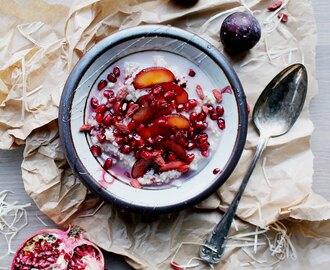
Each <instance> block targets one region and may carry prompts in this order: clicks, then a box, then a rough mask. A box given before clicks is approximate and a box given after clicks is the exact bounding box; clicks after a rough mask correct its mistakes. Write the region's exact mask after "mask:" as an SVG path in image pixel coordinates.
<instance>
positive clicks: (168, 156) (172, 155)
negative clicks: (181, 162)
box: [167, 153, 177, 161]
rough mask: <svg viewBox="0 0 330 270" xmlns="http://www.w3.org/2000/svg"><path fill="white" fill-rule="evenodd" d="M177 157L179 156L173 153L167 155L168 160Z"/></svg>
mask: <svg viewBox="0 0 330 270" xmlns="http://www.w3.org/2000/svg"><path fill="white" fill-rule="evenodd" d="M176 159H177V157H176V155H174V154H173V153H170V154H168V155H167V160H168V161H174V160H176Z"/></svg>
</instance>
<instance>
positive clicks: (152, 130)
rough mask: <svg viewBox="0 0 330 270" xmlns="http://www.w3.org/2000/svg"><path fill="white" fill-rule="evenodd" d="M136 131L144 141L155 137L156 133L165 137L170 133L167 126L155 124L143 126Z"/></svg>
mask: <svg viewBox="0 0 330 270" xmlns="http://www.w3.org/2000/svg"><path fill="white" fill-rule="evenodd" d="M138 133H139V135H140V136H141V138H142V139H143V140H144V141H146V140H147V139H148V138H151V137H155V136H157V135H161V136H163V137H165V138H167V137H169V136H170V135H171V133H170V131H169V130H168V129H167V128H164V127H155V126H152V127H145V128H143V129H141V130H140V131H139V132H138Z"/></svg>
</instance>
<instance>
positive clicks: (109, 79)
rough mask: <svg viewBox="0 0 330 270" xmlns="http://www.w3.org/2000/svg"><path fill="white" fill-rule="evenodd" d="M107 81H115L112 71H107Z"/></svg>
mask: <svg viewBox="0 0 330 270" xmlns="http://www.w3.org/2000/svg"><path fill="white" fill-rule="evenodd" d="M107 79H108V81H109V82H112V83H115V82H116V81H117V78H116V76H115V75H114V74H113V73H109V74H108V76H107Z"/></svg>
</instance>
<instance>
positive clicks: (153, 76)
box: [133, 67, 175, 89]
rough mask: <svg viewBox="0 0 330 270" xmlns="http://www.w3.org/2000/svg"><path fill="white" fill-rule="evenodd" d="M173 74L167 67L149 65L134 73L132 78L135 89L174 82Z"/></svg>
mask: <svg viewBox="0 0 330 270" xmlns="http://www.w3.org/2000/svg"><path fill="white" fill-rule="evenodd" d="M174 80H175V76H174V74H173V73H172V72H171V71H170V70H169V69H167V68H163V67H149V68H145V69H143V70H141V71H140V72H139V73H138V74H136V76H135V78H134V80H133V86H134V87H135V89H143V88H148V87H151V86H153V85H156V84H161V83H166V82H174Z"/></svg>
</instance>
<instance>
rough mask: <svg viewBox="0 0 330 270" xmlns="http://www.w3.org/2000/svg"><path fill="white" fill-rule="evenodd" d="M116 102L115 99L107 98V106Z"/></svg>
mask: <svg viewBox="0 0 330 270" xmlns="http://www.w3.org/2000/svg"><path fill="white" fill-rule="evenodd" d="M116 101H117V99H116V97H110V98H108V103H109V104H114V103H115V102H116Z"/></svg>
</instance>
